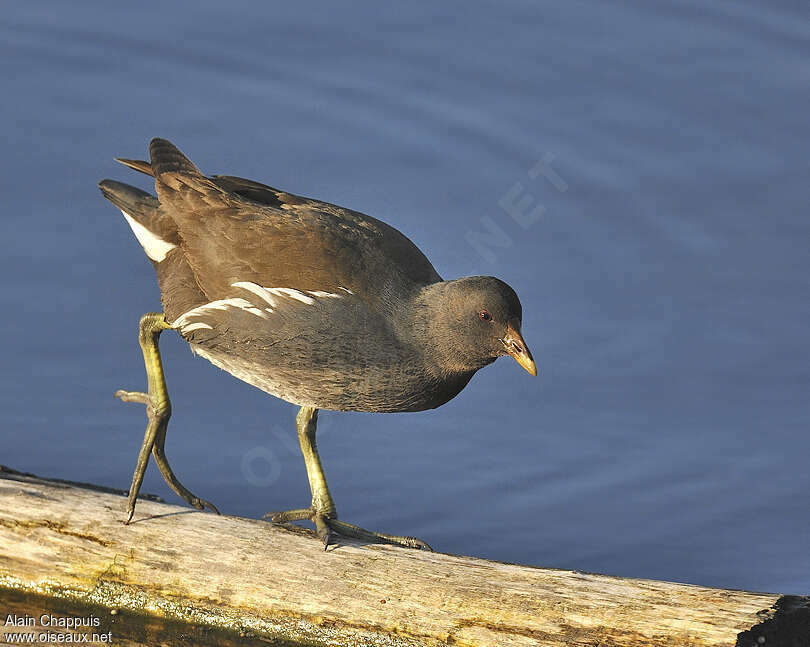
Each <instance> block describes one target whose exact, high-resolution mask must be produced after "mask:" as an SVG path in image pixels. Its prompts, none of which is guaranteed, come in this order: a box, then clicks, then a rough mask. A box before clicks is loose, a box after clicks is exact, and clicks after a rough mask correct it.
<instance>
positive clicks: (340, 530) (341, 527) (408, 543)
mask: <svg viewBox="0 0 810 647" xmlns="http://www.w3.org/2000/svg"><path fill="white" fill-rule="evenodd" d="M326 522H327V523H328V524H329V527H330V528H331V529H332V530H333V531H334V532H335V533H337V534H339V535H343V536H344V537H351V538H353V539H360V540H362V541H368V542H374V543H381V544H391V545H393V546H403V547H404V548H418V549H421V550H429V551H431V552H432V551H433V549H432V548H431V547H430V545H429V544H428V543H427V542H426V541H422V540H421V539H417V538H416V537H406V536H404V535H389V534H387V533H384V532H374V531H373V530H366V529H365V528H361V527H360V526H355V525H354V524H353V523H346V522H345V521H340V520H338V519H327V520H326Z"/></svg>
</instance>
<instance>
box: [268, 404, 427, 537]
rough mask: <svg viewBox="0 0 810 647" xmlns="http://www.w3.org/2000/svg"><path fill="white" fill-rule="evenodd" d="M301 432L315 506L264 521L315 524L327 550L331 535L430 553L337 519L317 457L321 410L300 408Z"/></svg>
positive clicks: (271, 515) (270, 516) (272, 514)
mask: <svg viewBox="0 0 810 647" xmlns="http://www.w3.org/2000/svg"><path fill="white" fill-rule="evenodd" d="M295 423H296V427H297V428H298V441H299V443H300V444H301V453H302V454H303V455H304V463H305V464H306V468H307V477H308V479H309V487H310V490H311V491H312V504H311V505H310V507H309V508H301V509H297V510H287V511H286V512H277V513H268V514H266V515H265V518H268V517H269V518H270V519H271V521H273V522H275V523H285V522H288V521H312V522H313V523H314V524H315V530H316V532H317V533H318V537H319V538H320V539H321V541H323V544H324V548H326V547H327V546H328V545H329V541H330V539H331V537H332V533H336V534H338V535H343V536H344V537H352V538H354V539H360V540H363V541H368V542H382V543H386V544H394V545H397V546H406V547H408V548H424V549H427V550H431V548H430V546H428V545H427V544H426V543H425V542H424V541H422V540H421V539H416V538H415V537H403V536H400V535H389V534H386V533H382V532H373V531H371V530H366V529H365V528H361V527H360V526H355V525H354V524H351V523H346V522H345V521H340V520H339V519H338V518H337V507H336V506H335V501H334V499H333V498H332V494H331V493H330V492H329V486H328V485H327V483H326V476H325V475H324V473H323V465H322V464H321V457H320V454H318V446H317V444H316V442H315V432H316V431H317V424H318V410H317V409H316V408H315V407H301V410H300V411H299V412H298V415H297V416H296V418H295Z"/></svg>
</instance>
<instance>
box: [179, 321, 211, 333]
mask: <svg viewBox="0 0 810 647" xmlns="http://www.w3.org/2000/svg"><path fill="white" fill-rule="evenodd" d="M213 329H214V328H213V327H212V326H209V325H208V324H207V323H203V322H202V321H198V322H197V323H193V324H190V325H188V326H183V332H191V331H192V330H213Z"/></svg>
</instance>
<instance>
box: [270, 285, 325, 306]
mask: <svg viewBox="0 0 810 647" xmlns="http://www.w3.org/2000/svg"><path fill="white" fill-rule="evenodd" d="M265 290H267V291H268V292H270V293H271V294H275V295H277V296H280V297H281V296H284V297H290V298H291V299H295V300H296V301H300V302H301V303H306V304H307V305H310V306H311V305H312V304H313V303H315V299H313V298H312V297H308V296H307V295H306V294H304V293H303V292H301V291H300V290H295V289H294V288H265Z"/></svg>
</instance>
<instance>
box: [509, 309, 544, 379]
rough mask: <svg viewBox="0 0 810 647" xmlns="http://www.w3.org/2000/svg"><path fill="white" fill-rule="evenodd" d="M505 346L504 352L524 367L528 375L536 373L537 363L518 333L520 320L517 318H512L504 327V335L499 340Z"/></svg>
mask: <svg viewBox="0 0 810 647" xmlns="http://www.w3.org/2000/svg"><path fill="white" fill-rule="evenodd" d="M501 341H503V345H504V346H505V347H506V352H507V353H509V354H510V355H511V356H512V357H514V358H515V361H516V362H517V363H518V364H520V365H521V366H522V367H523V368H525V369H526V372H527V373H529V374H530V375H537V365H536V364H535V363H534V358H533V357H532V353H531V351H530V350H529V347H528V346H527V345H526V342H525V341H523V336H522V335H521V334H520V322H519V321H518V320H517V319H512V320H511V321H510V322H509V324H508V325H507V327H506V335H505V336H504V338H503V339H502V340H501Z"/></svg>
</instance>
